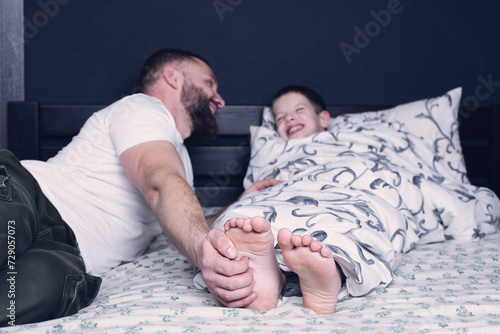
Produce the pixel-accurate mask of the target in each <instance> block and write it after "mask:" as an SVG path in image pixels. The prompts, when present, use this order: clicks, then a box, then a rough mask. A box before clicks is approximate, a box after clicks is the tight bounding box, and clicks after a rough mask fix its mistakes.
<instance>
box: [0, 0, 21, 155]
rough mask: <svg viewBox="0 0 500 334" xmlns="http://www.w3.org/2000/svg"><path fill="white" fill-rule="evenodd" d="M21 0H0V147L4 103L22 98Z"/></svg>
mask: <svg viewBox="0 0 500 334" xmlns="http://www.w3.org/2000/svg"><path fill="white" fill-rule="evenodd" d="M23 18H24V3H23V0H7V1H4V0H1V1H0V148H7V131H8V129H7V102H8V101H11V100H24V19H23Z"/></svg>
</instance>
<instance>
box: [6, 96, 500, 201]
mask: <svg viewBox="0 0 500 334" xmlns="http://www.w3.org/2000/svg"><path fill="white" fill-rule="evenodd" d="M103 107H105V106H104V105H52V104H42V105H40V104H39V103H37V102H10V103H9V104H8V128H9V134H8V145H9V147H8V148H9V149H10V150H11V151H13V152H14V153H15V154H16V155H17V156H18V157H19V158H20V159H40V160H47V159H48V158H50V157H52V156H54V155H55V154H56V153H57V152H58V151H59V149H61V148H62V147H64V146H65V145H66V144H67V143H69V142H70V140H71V138H72V137H73V136H74V135H76V134H77V133H78V132H79V131H80V128H81V127H82V126H83V124H84V122H85V121H86V120H87V119H88V117H90V116H91V115H92V113H94V112H95V111H98V110H100V109H101V108H103ZM386 108H387V106H328V110H329V112H330V113H331V114H332V115H333V116H335V115H340V114H344V113H356V112H363V111H372V110H381V109H386ZM262 110H263V106H258V105H254V106H241V105H239V106H226V107H224V109H222V110H220V111H219V112H218V113H217V115H216V117H217V122H218V125H219V133H220V135H219V136H218V137H217V138H215V139H201V138H188V139H187V140H186V147H187V148H188V151H189V153H190V156H191V161H192V164H193V172H194V175H195V188H196V193H197V195H198V197H199V198H200V202H202V204H203V205H205V206H222V205H226V204H227V203H229V202H231V201H234V200H235V199H237V197H238V196H239V195H240V194H241V192H242V191H243V187H242V182H243V177H244V175H245V173H246V168H247V165H248V161H249V158H250V149H249V133H250V131H249V126H250V125H259V124H260V123H261V117H262ZM499 112H500V109H499V106H498V105H492V106H489V107H480V108H477V109H476V110H474V111H468V110H464V109H462V110H461V111H460V117H459V121H460V128H459V130H460V137H461V142H462V149H463V153H464V157H465V162H466V167H467V171H468V177H469V179H470V181H471V183H472V184H475V185H478V186H486V187H488V188H490V189H492V190H494V191H495V192H496V193H497V194H499V193H500V175H499V173H498V172H497V171H498V169H499V168H500V134H499V131H500V114H499Z"/></svg>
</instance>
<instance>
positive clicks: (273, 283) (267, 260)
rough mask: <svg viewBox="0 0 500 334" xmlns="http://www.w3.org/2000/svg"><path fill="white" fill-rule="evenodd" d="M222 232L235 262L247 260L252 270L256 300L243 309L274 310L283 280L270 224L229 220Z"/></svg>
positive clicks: (257, 221) (256, 218) (244, 219)
mask: <svg viewBox="0 0 500 334" xmlns="http://www.w3.org/2000/svg"><path fill="white" fill-rule="evenodd" d="M224 229H225V230H226V235H227V236H228V237H229V238H230V239H231V241H232V242H233V243H234V245H235V247H236V249H237V250H238V259H239V258H242V257H244V256H247V257H248V258H249V266H250V268H252V270H253V278H254V281H255V286H254V291H255V292H257V299H256V300H255V301H254V302H252V303H251V304H250V305H248V306H247V308H249V309H253V310H258V311H269V310H270V309H273V308H276V306H277V303H278V297H279V295H280V293H281V290H282V289H283V286H284V284H285V276H284V275H283V273H282V272H281V270H280V269H279V267H278V260H276V255H275V252H274V236H273V232H272V231H271V224H270V223H269V221H267V220H266V219H265V218H263V217H254V218H232V219H230V220H229V222H228V223H227V224H226V225H225V226H224Z"/></svg>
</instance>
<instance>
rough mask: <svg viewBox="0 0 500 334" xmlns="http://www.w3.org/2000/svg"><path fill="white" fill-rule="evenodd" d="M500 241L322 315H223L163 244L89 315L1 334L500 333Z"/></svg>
mask: <svg viewBox="0 0 500 334" xmlns="http://www.w3.org/2000/svg"><path fill="white" fill-rule="evenodd" d="M499 244H500V234H493V235H488V236H486V237H485V238H483V239H482V240H480V241H479V242H477V241H476V242H474V241H457V240H450V241H445V242H441V243H434V244H428V245H417V246H416V247H415V248H414V249H413V250H412V251H411V252H409V253H407V254H405V255H404V256H403V258H402V261H401V263H400V265H399V267H397V268H396V269H395V271H394V280H393V282H392V283H391V284H390V285H389V286H388V287H384V288H378V289H376V290H374V291H372V292H371V293H369V294H368V295H366V296H363V297H351V298H348V299H346V300H344V301H342V302H340V303H339V305H338V308H337V312H336V313H335V314H333V315H328V316H317V315H315V314H314V312H312V311H310V310H307V309H305V308H302V301H301V298H299V297H287V298H285V299H284V300H282V301H280V303H279V307H278V308H277V309H274V310H272V311H270V312H257V311H252V310H246V309H234V308H225V307H221V306H220V305H219V304H218V303H217V301H216V300H215V299H214V298H213V297H212V296H211V295H210V294H209V293H208V292H206V291H203V290H197V289H195V288H194V287H193V276H192V270H193V266H192V265H191V264H189V263H188V262H187V260H186V259H185V258H184V257H183V256H182V255H181V254H180V253H179V252H178V251H177V250H176V249H175V248H174V247H173V246H172V245H170V244H169V242H168V241H167V240H166V239H165V238H164V237H161V238H159V239H158V240H156V241H155V243H154V244H153V247H152V248H151V250H150V251H151V252H150V253H148V254H146V255H144V256H142V257H141V258H139V259H138V260H137V261H134V262H131V263H128V264H125V265H122V266H119V267H117V268H115V269H113V270H111V271H109V272H108V273H107V274H105V275H104V277H103V278H104V279H103V284H102V288H101V291H100V292H99V294H98V296H97V298H96V299H95V301H94V302H93V303H92V304H91V305H90V306H89V307H87V308H86V309H84V310H81V311H80V312H79V313H77V314H75V315H73V316H69V317H66V318H62V319H58V320H52V321H47V322H43V323H38V324H32V325H22V326H16V327H7V328H0V333H79V332H85V333H264V332H265V333H297V332H312V333H346V334H347V333H364V332H367V333H440V332H441V333H498V332H499V331H500V262H499V260H500V252H499V248H498V245H499Z"/></svg>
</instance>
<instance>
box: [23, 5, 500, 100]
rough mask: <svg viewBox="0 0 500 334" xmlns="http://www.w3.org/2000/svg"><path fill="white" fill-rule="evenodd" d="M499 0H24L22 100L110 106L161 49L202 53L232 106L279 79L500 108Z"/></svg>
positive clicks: (260, 95) (360, 94)
mask: <svg viewBox="0 0 500 334" xmlns="http://www.w3.org/2000/svg"><path fill="white" fill-rule="evenodd" d="M499 14H500V2H498V1H489V0H474V1H472V0H471V1H457V0H440V1H436V0H413V1H411V0H400V1H396V0H391V1H336V0H331V1H327V0H215V1H214V0H142V1H139V0H106V1H103V0H85V1H84V0H37V1H35V0H33V1H32V0H29V1H25V25H26V31H25V43H26V44H25V55H26V68H25V70H26V100H36V101H42V102H49V103H109V102H112V101H114V100H116V99H118V98H120V97H121V96H124V95H128V94H130V93H131V92H133V91H134V85H135V78H136V75H137V72H138V69H139V66H140V65H141V63H142V61H143V60H144V59H145V58H146V57H147V56H148V55H149V54H150V53H152V52H153V51H154V50H156V49H158V48H162V47H178V48H185V49H189V50H191V51H194V52H197V53H199V54H201V55H203V56H204V57H205V58H207V59H208V60H209V62H210V63H211V64H212V67H213V68H214V71H215V73H216V75H217V77H218V79H219V82H220V92H221V94H222V95H223V97H224V98H225V99H226V102H227V103H230V104H266V103H268V101H269V99H270V97H271V95H272V94H273V93H274V92H275V91H276V90H277V89H279V88H280V87H281V86H283V85H287V84H292V83H295V84H304V85H309V86H311V87H313V88H315V89H317V90H318V91H319V92H320V93H321V94H323V95H324V97H325V99H326V102H327V103H328V104H379V105H386V104H394V103H402V102H407V101H411V100H414V99H419V98H424V97H430V96H434V95H438V94H441V93H443V92H445V91H447V90H448V89H451V88H454V87H456V86H462V87H464V95H463V96H464V100H465V101H466V102H467V103H469V104H470V105H471V106H474V105H475V104H481V105H485V104H490V103H500V93H499V91H500V37H498V36H499V35H498V33H499V32H500V18H499V16H500V15H499Z"/></svg>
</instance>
